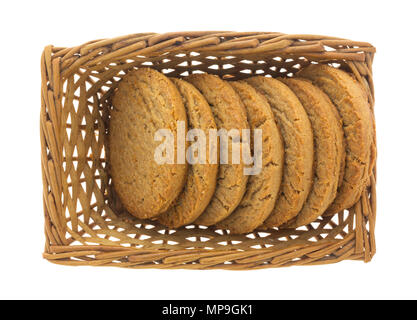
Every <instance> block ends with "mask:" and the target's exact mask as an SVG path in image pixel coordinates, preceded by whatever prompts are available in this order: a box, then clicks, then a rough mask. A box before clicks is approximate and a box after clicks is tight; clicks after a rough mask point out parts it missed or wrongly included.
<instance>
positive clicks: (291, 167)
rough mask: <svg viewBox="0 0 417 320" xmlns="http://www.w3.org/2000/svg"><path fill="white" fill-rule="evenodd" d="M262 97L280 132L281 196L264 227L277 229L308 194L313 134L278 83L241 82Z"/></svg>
mask: <svg viewBox="0 0 417 320" xmlns="http://www.w3.org/2000/svg"><path fill="white" fill-rule="evenodd" d="M245 81H246V82H248V83H249V84H250V85H252V86H253V87H255V89H256V90H258V91H259V92H260V93H261V94H263V95H264V96H265V97H266V99H267V101H268V102H269V105H270V106H271V109H272V112H273V114H274V117H275V121H276V122H277V123H278V124H279V126H280V128H281V133H282V137H283V141H284V150H285V154H284V173H283V178H282V184H281V192H280V194H279V196H278V199H277V202H276V204H275V207H274V209H273V211H272V213H271V214H270V216H269V217H268V218H267V219H266V220H265V222H264V226H265V227H268V228H270V227H277V226H280V225H282V224H284V223H286V222H287V221H289V220H290V219H292V218H294V217H295V216H296V215H297V213H298V212H300V210H301V208H302V207H303V204H304V202H305V200H306V199H307V196H308V194H309V192H310V188H311V185H312V178H313V158H314V157H313V153H314V151H313V132H312V129H311V124H310V120H309V119H308V117H307V114H306V112H305V110H304V108H303V106H302V105H301V103H300V101H299V100H298V98H297V97H296V95H295V94H294V93H293V92H292V91H291V90H290V89H289V88H288V87H287V86H286V85H285V84H283V83H282V82H280V81H278V80H276V79H272V78H266V77H261V76H257V77H253V78H249V79H246V80H245Z"/></svg>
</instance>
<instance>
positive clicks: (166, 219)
mask: <svg viewBox="0 0 417 320" xmlns="http://www.w3.org/2000/svg"><path fill="white" fill-rule="evenodd" d="M171 81H172V82H173V83H174V84H175V85H176V87H177V88H178V91H179V92H180V94H181V96H182V100H183V102H184V106H185V110H186V112H187V118H188V125H189V130H193V129H199V130H202V132H203V133H204V134H205V136H206V137H208V136H209V130H210V129H216V123H215V121H214V117H213V114H212V112H211V110H210V106H209V105H208V103H207V101H206V99H204V97H203V96H202V95H201V93H200V92H199V91H198V90H197V89H196V88H195V87H194V86H193V85H191V84H190V83H188V82H186V81H183V80H179V79H171ZM190 150H191V149H190ZM205 152H206V154H205V159H202V160H204V161H203V162H207V163H199V162H197V163H195V164H193V165H190V166H189V169H188V173H187V181H186V183H185V187H184V190H183V191H182V193H181V194H180V196H179V197H178V199H177V200H176V202H175V204H174V205H173V206H172V207H171V208H170V209H169V210H168V211H167V212H165V213H163V214H161V215H160V216H159V217H158V221H159V222H160V223H162V224H163V225H166V226H168V227H171V228H178V227H181V226H184V225H186V224H190V223H192V222H194V220H195V219H197V218H198V217H199V216H200V214H201V213H202V212H203V211H204V209H205V208H206V207H207V205H208V204H209V202H210V200H211V198H212V196H213V193H214V190H215V188H216V181H217V169H218V164H217V163H214V164H210V163H208V160H209V148H207V149H206V150H205Z"/></svg>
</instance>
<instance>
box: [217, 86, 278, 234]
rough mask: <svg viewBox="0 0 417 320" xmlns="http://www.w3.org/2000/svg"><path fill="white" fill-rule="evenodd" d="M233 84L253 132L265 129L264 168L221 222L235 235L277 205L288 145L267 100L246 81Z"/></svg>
mask: <svg viewBox="0 0 417 320" xmlns="http://www.w3.org/2000/svg"><path fill="white" fill-rule="evenodd" d="M230 85H231V86H232V87H233V89H234V90H235V91H236V92H237V94H238V95H239V97H240V99H241V100H242V102H243V104H244V106H245V107H246V111H247V115H248V121H249V126H250V128H251V130H252V133H253V132H254V131H253V130H255V129H258V130H262V171H260V172H258V173H257V172H254V173H257V174H254V175H250V176H249V180H248V184H247V188H246V193H245V195H244V197H243V199H242V202H241V203H240V204H239V206H238V207H237V208H236V209H235V211H233V213H232V214H231V215H230V216H229V217H227V218H226V219H225V220H223V221H220V222H219V223H218V224H217V226H218V227H220V228H222V229H229V230H230V232H231V233H232V234H240V233H248V232H252V231H253V230H254V229H255V228H257V227H258V226H260V225H261V224H262V223H263V222H264V221H265V219H266V218H267V217H268V216H269V214H270V213H271V211H272V209H273V208H274V206H275V202H276V199H277V197H278V191H279V188H280V185H281V179H282V171H283V164H284V145H283V142H282V137H281V133H280V132H279V130H278V127H277V125H276V123H275V120H274V115H273V114H272V111H271V107H270V106H269V104H268V102H267V101H266V99H265V98H264V97H263V96H262V95H261V94H259V93H258V92H257V91H256V90H255V89H254V88H253V87H251V86H250V85H248V84H247V83H245V82H243V81H238V82H230ZM252 136H253V135H252ZM252 149H253V148H252ZM252 154H253V150H252Z"/></svg>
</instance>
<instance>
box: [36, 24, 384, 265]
mask: <svg viewBox="0 0 417 320" xmlns="http://www.w3.org/2000/svg"><path fill="white" fill-rule="evenodd" d="M374 53H375V48H374V47H373V46H372V45H370V44H368V43H364V42H357V41H350V40H345V39H340V38H334V37H326V36H315V35H287V34H282V33H272V32H178V33H166V34H155V33H141V34H131V35H127V36H122V37H118V38H113V39H103V40H95V41H90V42H87V43H85V44H83V45H80V46H76V47H73V48H64V47H54V46H47V47H46V48H45V50H44V52H43V54H42V59H41V75H42V102H41V117H40V135H41V148H42V150H41V151H42V154H41V157H42V179H43V204H44V215H45V235H46V245H45V253H44V258H46V259H48V260H49V261H51V262H53V263H58V264H64V265H96V266H118V267H129V268H185V269H218V268H221V269H231V270H242V269H261V268H270V267H281V266H291V265H314V264H326V263H334V262H338V261H341V260H345V259H351V260H363V261H365V262H367V261H370V260H371V258H372V256H373V255H374V253H375V237H374V229H375V215H376V195H375V174H376V170H375V168H374V170H373V174H372V176H371V177H370V182H369V186H368V187H367V188H366V189H365V190H364V192H363V194H362V197H361V198H360V200H359V201H358V202H357V203H356V204H355V205H354V206H353V207H352V208H350V209H349V210H345V211H344V212H340V213H337V214H334V215H332V216H323V217H320V218H319V219H317V220H316V221H315V222H313V223H311V224H310V225H308V226H305V227H301V228H298V229H295V230H288V229H287V230H281V229H279V228H274V229H270V230H267V231H259V232H253V233H251V234H248V235H230V234H228V232H227V231H226V230H219V229H216V228H212V227H210V228H207V227H203V226H198V225H191V226H187V227H182V228H179V229H175V230H170V229H168V228H166V227H164V226H161V225H159V224H158V223H157V222H153V221H141V220H138V219H135V218H133V217H132V216H130V215H129V214H127V213H126V212H125V210H124V209H123V207H122V205H121V204H120V201H118V199H117V198H116V196H115V192H114V191H113V189H112V182H111V177H110V176H109V173H108V170H107V168H108V159H107V155H108V149H107V144H106V140H107V137H106V134H107V126H108V120H109V112H108V110H109V103H110V102H109V96H110V95H111V93H112V91H113V89H114V88H115V87H116V86H117V83H118V81H119V80H120V79H121V78H122V77H123V75H125V74H126V72H127V71H128V70H131V69H133V68H138V67H142V66H148V67H152V68H155V69H156V70H159V71H161V72H163V73H165V74H167V75H168V76H174V77H182V76H187V75H188V74H190V73H201V72H207V73H211V74H216V75H219V76H220V77H222V78H223V79H243V78H246V77H249V76H251V75H265V76H272V77H277V76H291V75H292V74H294V73H295V72H297V71H299V70H300V69H302V68H304V67H305V66H307V65H309V64H311V63H326V64H330V65H332V66H334V67H338V68H342V69H343V70H345V71H348V72H350V73H351V74H352V75H353V76H354V77H355V78H356V79H357V80H358V81H359V82H360V84H361V85H362V86H363V87H364V88H365V90H366V92H367V95H368V99H369V104H370V106H371V108H372V110H373V106H374V90H373V82H372V60H373V57H374Z"/></svg>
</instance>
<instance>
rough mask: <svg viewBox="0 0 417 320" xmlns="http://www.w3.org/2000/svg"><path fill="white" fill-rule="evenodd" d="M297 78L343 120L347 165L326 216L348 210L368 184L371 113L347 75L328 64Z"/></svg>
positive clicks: (316, 67)
mask: <svg viewBox="0 0 417 320" xmlns="http://www.w3.org/2000/svg"><path fill="white" fill-rule="evenodd" d="M297 76H299V77H304V78H307V79H310V80H311V81H312V82H313V83H314V84H315V85H316V86H318V87H319V88H321V89H322V90H323V91H324V92H325V93H326V94H327V95H328V96H329V97H330V99H331V100H332V102H333V103H334V105H335V106H336V108H337V109H338V111H339V114H340V116H341V117H342V120H343V130H344V135H345V141H346V164H345V172H344V176H343V183H342V185H341V186H340V188H339V190H338V194H337V196H336V199H335V200H334V202H333V203H332V204H331V205H330V207H329V208H328V209H327V211H326V213H328V214H332V213H336V212H339V211H341V210H344V209H347V208H350V207H351V206H353V205H354V204H355V203H356V202H357V201H358V200H359V197H360V195H361V193H362V191H363V189H364V187H365V186H366V184H367V183H368V179H369V171H370V162H373V160H372V158H373V155H372V151H371V150H372V143H373V127H372V118H371V111H370V108H369V104H368V101H367V99H366V96H365V95H364V91H363V89H362V87H361V86H360V84H359V83H358V82H357V81H356V80H355V79H353V78H352V77H351V76H350V75H349V74H348V73H346V72H344V71H342V70H339V69H336V68H332V67H330V66H327V65H311V66H309V67H307V68H305V69H303V70H301V71H300V72H299V73H298V74H297Z"/></svg>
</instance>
